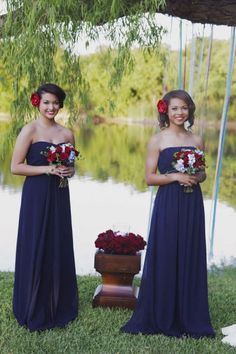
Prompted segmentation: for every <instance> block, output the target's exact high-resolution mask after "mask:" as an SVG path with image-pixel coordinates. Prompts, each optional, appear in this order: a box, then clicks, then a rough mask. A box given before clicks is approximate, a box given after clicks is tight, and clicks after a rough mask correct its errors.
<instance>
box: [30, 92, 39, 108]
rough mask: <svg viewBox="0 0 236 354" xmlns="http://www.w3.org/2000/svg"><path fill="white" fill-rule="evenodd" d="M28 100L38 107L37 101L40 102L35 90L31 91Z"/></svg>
mask: <svg viewBox="0 0 236 354" xmlns="http://www.w3.org/2000/svg"><path fill="white" fill-rule="evenodd" d="M30 101H31V103H32V105H33V106H34V107H38V106H39V103H40V97H39V95H38V93H36V92H34V93H32V95H31V97H30Z"/></svg>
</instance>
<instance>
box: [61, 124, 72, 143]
mask: <svg viewBox="0 0 236 354" xmlns="http://www.w3.org/2000/svg"><path fill="white" fill-rule="evenodd" d="M58 130H60V133H62V134H63V136H64V140H65V141H68V142H71V143H73V142H74V133H73V131H72V130H71V129H69V128H67V127H64V126H63V125H60V124H58Z"/></svg>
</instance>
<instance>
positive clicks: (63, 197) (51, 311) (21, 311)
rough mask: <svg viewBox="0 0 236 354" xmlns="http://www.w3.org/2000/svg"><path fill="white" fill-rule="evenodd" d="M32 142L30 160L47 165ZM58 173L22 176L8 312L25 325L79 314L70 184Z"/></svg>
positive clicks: (58, 323) (40, 145) (45, 325)
mask: <svg viewBox="0 0 236 354" xmlns="http://www.w3.org/2000/svg"><path fill="white" fill-rule="evenodd" d="M50 145H53V144H51V143H47V142H43V141H42V142H36V143H34V144H32V145H31V146H30V149H29V151H28V154H27V163H28V164H29V165H35V166H40V165H47V164H48V163H47V161H46V158H45V157H44V156H43V155H42V154H40V152H41V151H42V150H45V149H46V147H47V146H50ZM59 180H60V178H59V177H57V176H52V175H51V176H47V175H46V174H45V175H39V176H32V177H26V179H25V182H24V186H23V190H22V200H21V209H20V218H19V229H18V239H17V249H16V264H15V282H14V295H13V312H14V315H15V317H16V319H17V321H18V322H19V324H20V325H25V326H26V327H27V328H29V330H31V331H36V330H45V329H50V328H53V327H63V326H65V325H66V324H67V323H68V322H69V321H71V320H73V319H74V318H75V317H76V316H77V314H78V290H77V283H76V273H75V262H74V251H73V240H72V225H71V211H70V196H69V188H68V187H66V188H59Z"/></svg>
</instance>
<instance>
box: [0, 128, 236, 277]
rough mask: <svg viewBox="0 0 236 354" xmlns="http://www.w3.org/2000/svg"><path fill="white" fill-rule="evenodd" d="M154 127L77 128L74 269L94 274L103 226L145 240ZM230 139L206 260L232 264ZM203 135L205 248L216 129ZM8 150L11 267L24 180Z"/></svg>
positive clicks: (234, 216)
mask: <svg viewBox="0 0 236 354" xmlns="http://www.w3.org/2000/svg"><path fill="white" fill-rule="evenodd" d="M4 127H5V126H4ZM0 128H1V127H0ZM3 130H4V129H3ZM153 131H154V128H153V127H144V126H117V125H111V126H106V125H101V126H96V127H93V128H91V127H90V128H88V127H86V128H83V129H81V130H80V131H78V132H76V144H77V146H79V148H80V150H81V152H82V155H83V157H84V159H83V160H81V161H78V163H77V165H76V166H77V174H76V176H75V177H74V178H73V179H71V180H70V181H69V183H70V195H71V209H72V224H73V236H74V251H75V260H76V272H77V274H79V275H82V274H83V275H84V274H95V271H94V253H95V251H96V248H95V246H94V241H95V239H96V237H97V235H98V234H99V233H100V232H102V231H104V230H107V229H109V228H112V229H116V230H121V231H132V232H134V233H139V234H140V235H142V236H143V237H144V238H145V239H146V240H147V237H148V227H149V218H150V207H151V202H152V199H153V196H154V195H155V189H152V188H147V187H146V185H145V182H144V161H145V154H146V143H147V141H148V139H149V137H150V135H151V134H152V133H153ZM235 139H236V138H235V134H233V133H232V134H231V133H230V134H228V136H227V138H226V146H225V152H226V154H225V157H224V159H225V161H224V164H223V170H222V181H221V188H220V195H219V201H218V204H217V213H216V226H215V234H214V242H213V245H212V246H213V249H212V251H213V257H212V258H211V259H210V258H209V257H208V265H209V266H210V265H211V264H212V263H214V264H217V265H220V264H222V263H224V264H232V263H233V264H235V260H236V233H235V229H236V195H235V192H236V187H235V177H236V174H235V172H236V169H235V156H236V153H235V147H236V141H235ZM206 141H207V162H208V170H207V174H208V178H207V181H206V182H204V184H203V185H202V189H203V195H204V206H205V215H206V241H207V251H208V253H209V251H210V239H209V237H210V230H209V227H210V213H211V207H212V201H211V193H212V188H213V181H214V169H215V161H216V154H217V144H218V142H217V133H216V132H215V131H210V132H208V135H207V139H206ZM1 148H2V151H3V147H1ZM11 153H12V151H11V149H7V151H5V152H4V154H3V153H2V160H1V167H0V182H1V183H0V215H1V219H0V235H1V237H0V270H4V271H13V270H14V262H15V247H16V236H17V227H18V217H19V208H20V198H21V187H22V182H23V178H22V177H19V176H12V175H11V174H10V171H9V167H10V158H11ZM144 256H145V253H144V252H143V258H144Z"/></svg>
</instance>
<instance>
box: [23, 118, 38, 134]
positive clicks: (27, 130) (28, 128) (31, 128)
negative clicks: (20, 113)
mask: <svg viewBox="0 0 236 354" xmlns="http://www.w3.org/2000/svg"><path fill="white" fill-rule="evenodd" d="M36 128H37V123H36V121H33V122H30V123H27V124H25V125H24V126H23V127H22V128H21V131H20V134H21V135H25V136H33V134H34V132H35V131H36Z"/></svg>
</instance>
